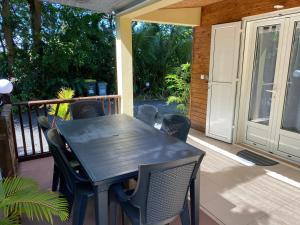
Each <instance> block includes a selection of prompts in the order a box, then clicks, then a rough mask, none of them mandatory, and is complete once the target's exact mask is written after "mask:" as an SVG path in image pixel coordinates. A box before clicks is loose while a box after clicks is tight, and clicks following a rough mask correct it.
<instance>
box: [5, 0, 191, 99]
mask: <svg viewBox="0 0 300 225" xmlns="http://www.w3.org/2000/svg"><path fill="white" fill-rule="evenodd" d="M0 11H1V17H0V26H1V27H0V28H1V33H0V77H9V78H13V79H14V83H15V89H14V95H15V96H17V98H18V99H19V100H30V99H36V98H38V99H49V98H52V97H55V94H56V93H57V91H58V90H60V88H62V87H71V88H73V89H75V90H76V95H82V94H84V91H83V90H82V85H81V84H82V83H83V81H84V80H85V79H96V80H98V81H104V82H107V83H108V89H109V93H114V92H116V66H115V63H116V57H115V35H116V31H115V20H114V17H113V16H112V15H108V14H101V13H93V12H91V11H88V10H83V9H79V8H74V7H69V6H63V5H59V4H53V3H48V2H42V1H39V0H3V1H2V2H1V5H0ZM132 28H133V52H134V53H133V56H134V60H133V62H134V81H135V92H136V93H137V94H143V90H144V87H145V83H146V82H149V83H150V92H151V93H153V94H165V93H166V88H165V82H164V80H165V79H164V76H165V74H167V73H169V72H170V71H171V70H172V68H173V67H177V66H178V65H181V64H183V63H186V62H190V61H191V46H192V29H191V28H186V27H179V26H172V25H158V24H147V23H141V22H133V24H132Z"/></svg>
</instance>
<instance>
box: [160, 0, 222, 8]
mask: <svg viewBox="0 0 300 225" xmlns="http://www.w3.org/2000/svg"><path fill="white" fill-rule="evenodd" d="M221 1H223V0H183V1H182V2H179V3H176V4H174V5H170V6H168V7H166V8H168V9H177V8H198V7H202V6H206V5H210V4H213V3H216V2H221Z"/></svg>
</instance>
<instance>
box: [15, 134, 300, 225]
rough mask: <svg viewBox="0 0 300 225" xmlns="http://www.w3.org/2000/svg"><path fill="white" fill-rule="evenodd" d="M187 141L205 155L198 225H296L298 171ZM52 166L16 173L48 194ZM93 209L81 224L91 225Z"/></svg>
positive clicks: (26, 166) (200, 137)
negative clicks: (246, 159) (35, 181)
mask: <svg viewBox="0 0 300 225" xmlns="http://www.w3.org/2000/svg"><path fill="white" fill-rule="evenodd" d="M188 142H189V143H190V144H192V145H194V146H196V147H198V148H200V149H202V150H204V151H206V153H207V154H206V156H205V158H204V160H203V163H202V166H201V181H200V182H201V183H200V185H201V195H200V196H201V199H200V201H201V210H202V211H203V212H205V213H203V212H201V221H200V224H201V225H216V222H214V221H213V220H212V219H211V218H210V217H212V218H214V220H215V221H217V222H218V223H219V224H226V225H300V170H298V169H295V168H293V167H289V166H287V165H285V164H283V163H280V164H278V165H275V166H271V167H259V166H255V165H253V164H252V163H249V162H248V161H245V160H243V159H241V158H239V157H237V156H236V153H237V152H238V151H239V150H241V149H242V148H241V147H238V146H234V145H229V144H226V143H223V142H220V141H216V140H213V139H210V138H207V137H205V136H204V134H203V133H200V132H197V131H194V130H192V131H191V132H190V135H189V140H188ZM52 166H53V162H52V160H51V158H45V159H40V160H35V161H29V162H26V163H22V164H21V165H20V174H21V175H23V176H27V177H32V178H34V179H35V180H38V182H39V183H40V185H41V186H42V187H43V188H46V189H49V187H50V185H51V175H52V174H51V173H52V172H51V171H52ZM92 207H93V203H90V205H89V209H88V212H87V215H86V221H85V224H86V225H92V224H94V220H93V218H94V215H93V210H92ZM207 214H208V215H209V216H210V217H209V216H207ZM24 222H25V223H24V224H25V225H33V224H40V223H36V222H29V221H24ZM55 224H62V223H59V222H56V223H55ZM175 224H180V222H179V221H176V222H175V223H173V224H172V225H175Z"/></svg>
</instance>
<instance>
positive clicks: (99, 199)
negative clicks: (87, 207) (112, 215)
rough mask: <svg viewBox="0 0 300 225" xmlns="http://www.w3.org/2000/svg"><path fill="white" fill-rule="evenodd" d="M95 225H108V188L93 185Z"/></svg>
mask: <svg viewBox="0 0 300 225" xmlns="http://www.w3.org/2000/svg"><path fill="white" fill-rule="evenodd" d="M95 217H96V225H108V188H103V187H98V186H96V187H95Z"/></svg>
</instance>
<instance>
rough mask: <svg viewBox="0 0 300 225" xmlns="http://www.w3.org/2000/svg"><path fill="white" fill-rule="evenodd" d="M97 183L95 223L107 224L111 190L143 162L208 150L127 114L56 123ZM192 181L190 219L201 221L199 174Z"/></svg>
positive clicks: (91, 177) (194, 221) (155, 161)
mask: <svg viewBox="0 0 300 225" xmlns="http://www.w3.org/2000/svg"><path fill="white" fill-rule="evenodd" d="M56 126H57V129H58V131H59V133H60V134H61V135H62V136H63V137H64V138H65V140H66V142H67V143H68V145H69V146H70V147H71V149H72V151H73V152H74V154H75V156H76V157H77V159H78V161H79V163H80V164H81V166H82V167H83V169H84V170H85V172H86V174H87V175H88V177H89V179H90V181H91V183H92V184H93V186H94V190H95V194H96V201H95V204H96V205H95V210H96V224H97V225H108V224H109V222H108V220H109V219H108V211H109V210H108V201H109V199H108V198H109V196H108V190H109V187H110V186H111V185H112V184H115V183H119V182H122V181H126V180H128V179H129V178H133V177H136V176H137V175H138V166H139V165H140V164H152V163H160V162H167V161H172V160H177V159H182V158H186V157H191V156H195V155H203V154H205V152H203V151H201V150H199V149H197V148H194V147H193V146H191V145H189V144H186V143H184V142H182V141H180V140H178V139H176V138H173V137H170V136H168V135H166V134H163V133H161V132H160V131H159V130H156V129H155V128H153V127H151V126H148V125H146V124H144V123H143V122H141V121H139V120H137V119H135V118H132V117H129V116H127V115H113V116H103V117H97V118H92V119H81V120H71V121H64V122H61V121H60V122H57V123H56ZM199 174H200V173H199V172H198V173H197V177H196V179H195V180H193V182H192V183H191V187H190V195H191V219H192V224H194V225H198V224H199V197H200V196H199V191H200V190H199V185H200V184H199V182H200V181H199V177H200V175H199Z"/></svg>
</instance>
